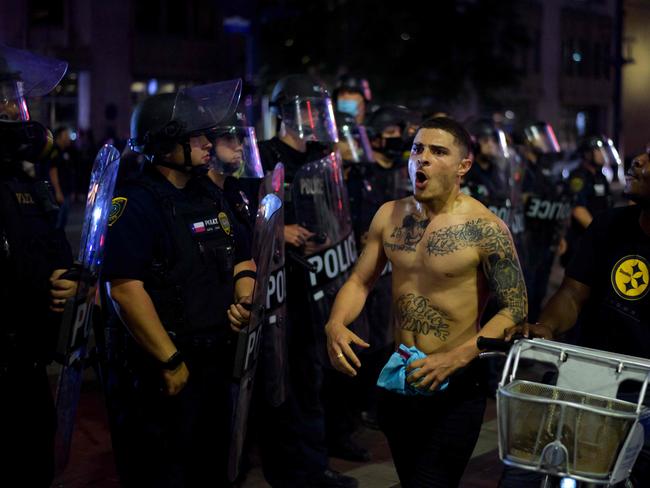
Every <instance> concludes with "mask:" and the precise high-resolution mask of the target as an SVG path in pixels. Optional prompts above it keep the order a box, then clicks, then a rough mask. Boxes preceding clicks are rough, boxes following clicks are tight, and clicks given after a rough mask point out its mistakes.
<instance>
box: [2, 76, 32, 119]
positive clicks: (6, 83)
mask: <svg viewBox="0 0 650 488" xmlns="http://www.w3.org/2000/svg"><path fill="white" fill-rule="evenodd" d="M0 120H4V121H8V122H28V121H29V110H28V109H27V101H26V100H25V97H24V96H23V83H22V82H21V81H18V80H0Z"/></svg>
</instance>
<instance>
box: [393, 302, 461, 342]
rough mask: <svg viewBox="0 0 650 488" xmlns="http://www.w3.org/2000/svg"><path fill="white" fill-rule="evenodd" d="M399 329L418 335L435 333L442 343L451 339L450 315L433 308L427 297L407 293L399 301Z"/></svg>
mask: <svg viewBox="0 0 650 488" xmlns="http://www.w3.org/2000/svg"><path fill="white" fill-rule="evenodd" d="M396 305H397V307H396V309H397V320H398V324H399V327H400V328H401V329H404V330H408V331H411V332H415V333H417V334H428V333H429V332H431V333H433V335H434V336H436V337H438V338H439V339H440V340H441V341H443V342H444V341H446V340H447V338H448V337H449V323H448V322H449V315H447V313H445V312H443V311H442V310H436V309H435V308H433V307H432V306H431V301H430V300H429V299H428V298H427V297H423V296H418V295H415V294H414V293H407V294H406V295H402V296H400V297H399V298H398V299H397V304H396Z"/></svg>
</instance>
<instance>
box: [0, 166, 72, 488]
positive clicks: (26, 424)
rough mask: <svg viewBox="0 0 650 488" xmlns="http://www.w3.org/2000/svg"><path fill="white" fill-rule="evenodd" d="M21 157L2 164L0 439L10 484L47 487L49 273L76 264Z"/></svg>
mask: <svg viewBox="0 0 650 488" xmlns="http://www.w3.org/2000/svg"><path fill="white" fill-rule="evenodd" d="M20 164H21V163H20V162H15V163H9V162H2V165H0V276H2V280H1V283H0V307H1V308H2V311H3V318H2V321H0V391H2V402H1V406H0V419H2V420H1V421H0V422H1V423H0V437H1V438H2V439H3V441H4V442H5V445H6V447H7V448H8V450H7V451H6V454H5V455H3V459H2V462H1V463H0V466H1V472H2V475H1V478H2V484H3V485H6V486H34V487H49V486H50V484H51V482H52V477H53V476H54V433H55V426H56V413H55V409H54V402H53V398H52V393H51V391H50V386H49V382H48V379H47V373H46V369H45V367H46V365H47V363H49V362H50V361H51V359H52V354H53V351H54V347H55V342H56V336H57V332H58V327H59V326H60V323H61V314H57V313H53V312H51V311H50V310H49V304H50V295H49V292H50V283H49V278H50V275H51V274H52V272H53V271H54V270H55V269H67V268H69V267H70V266H71V265H72V252H71V250H70V246H69V245H68V242H67V241H66V238H65V235H64V233H63V231H61V230H57V229H56V228H55V224H56V218H57V212H58V208H57V206H56V203H54V199H53V196H52V195H51V193H50V191H49V188H48V186H47V184H46V183H45V182H42V181H36V180H34V179H32V178H30V177H28V176H27V175H25V174H24V173H23V172H22V170H21V169H19V167H20Z"/></svg>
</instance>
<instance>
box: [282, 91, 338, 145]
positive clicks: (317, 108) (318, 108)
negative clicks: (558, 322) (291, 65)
mask: <svg viewBox="0 0 650 488" xmlns="http://www.w3.org/2000/svg"><path fill="white" fill-rule="evenodd" d="M280 113H281V115H282V122H284V125H285V127H286V128H287V129H289V130H292V131H293V132H295V133H296V135H297V136H298V137H299V138H300V139H303V140H306V141H318V142H322V143H336V142H338V133H337V130H336V121H335V120H334V109H333V107H332V101H331V99H330V98H329V97H324V98H311V97H310V98H303V99H300V98H296V99H295V100H294V101H293V102H291V103H287V104H284V105H282V106H281V107H280Z"/></svg>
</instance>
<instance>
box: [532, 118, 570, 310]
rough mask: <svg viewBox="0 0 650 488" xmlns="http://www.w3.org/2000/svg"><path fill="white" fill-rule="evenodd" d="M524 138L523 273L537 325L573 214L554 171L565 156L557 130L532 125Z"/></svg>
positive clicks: (539, 123)
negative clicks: (556, 134)
mask: <svg viewBox="0 0 650 488" xmlns="http://www.w3.org/2000/svg"><path fill="white" fill-rule="evenodd" d="M523 136H524V139H523V141H522V142H523V143H524V144H523V146H522V147H521V154H522V156H523V157H524V159H525V161H526V163H527V164H526V166H525V170H524V178H523V183H522V194H523V200H524V206H525V208H524V214H525V218H526V232H525V238H524V242H525V246H526V253H525V254H524V256H523V257H524V259H522V270H523V272H524V278H525V280H526V288H527V290H528V320H529V321H531V322H532V323H534V322H535V321H537V318H538V316H539V312H540V310H541V306H542V301H543V300H544V297H545V296H546V289H547V288H548V279H549V276H550V273H551V268H552V266H553V261H554V259H555V255H556V254H557V252H558V247H559V245H560V242H561V239H563V237H564V231H565V228H566V224H567V222H568V218H569V216H570V214H571V199H570V197H569V195H568V194H567V192H566V191H565V186H564V184H563V182H562V181H561V180H560V179H559V178H558V177H557V176H555V175H554V174H553V171H552V170H553V164H554V162H555V161H556V160H557V159H558V157H559V156H560V154H561V149H560V145H559V144H558V142H557V138H556V137H555V133H554V131H553V127H552V126H551V125H550V124H547V123H544V122H538V123H535V124H530V125H528V126H526V127H525V128H524V130H523Z"/></svg>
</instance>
